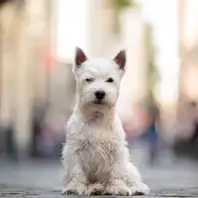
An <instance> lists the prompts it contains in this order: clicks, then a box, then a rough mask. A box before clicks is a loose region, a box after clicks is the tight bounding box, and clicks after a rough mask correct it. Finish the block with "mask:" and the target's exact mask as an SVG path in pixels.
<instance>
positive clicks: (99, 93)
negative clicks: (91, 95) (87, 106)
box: [94, 90, 106, 104]
mask: <svg viewBox="0 0 198 198" xmlns="http://www.w3.org/2000/svg"><path fill="white" fill-rule="evenodd" d="M105 95H106V94H105V92H104V91H103V90H99V91H96V92H95V97H96V99H95V101H94V104H104V102H103V99H104V98H105Z"/></svg>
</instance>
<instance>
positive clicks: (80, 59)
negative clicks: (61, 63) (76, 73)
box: [74, 47, 87, 67]
mask: <svg viewBox="0 0 198 198" xmlns="http://www.w3.org/2000/svg"><path fill="white" fill-rule="evenodd" d="M86 60H87V56H86V55H85V53H84V52H83V50H82V49H80V48H79V47H76V49H75V60H74V61H75V66H76V67H79V66H80V65H81V64H82V63H84V62H85V61H86Z"/></svg>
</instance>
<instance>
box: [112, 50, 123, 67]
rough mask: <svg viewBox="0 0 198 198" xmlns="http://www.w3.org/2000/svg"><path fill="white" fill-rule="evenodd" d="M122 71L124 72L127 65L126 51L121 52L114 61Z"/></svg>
mask: <svg viewBox="0 0 198 198" xmlns="http://www.w3.org/2000/svg"><path fill="white" fill-rule="evenodd" d="M113 60H114V61H115V62H116V64H117V65H118V66H119V68H120V69H121V70H124V68H125V64H126V51H125V50H121V51H120V52H119V53H118V54H117V55H116V56H115V58H114V59H113Z"/></svg>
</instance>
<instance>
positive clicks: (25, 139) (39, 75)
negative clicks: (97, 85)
mask: <svg viewBox="0 0 198 198" xmlns="http://www.w3.org/2000/svg"><path fill="white" fill-rule="evenodd" d="M138 2H140V3H141V6H140V7H134V6H131V7H128V8H127V9H125V10H124V11H123V12H122V15H121V18H120V20H121V23H120V24H121V27H120V32H119V33H117V32H115V28H114V25H115V22H116V20H117V18H115V10H114V8H113V7H112V4H110V1H104V0H97V1H93V0H82V1H81V2H80V4H79V7H78V8H77V7H76V5H77V4H78V3H79V1H78V0H75V1H70V0H57V1H55V0H23V1H22V0H21V1H20V0H13V1H10V2H7V3H5V4H3V6H1V9H0V38H1V44H0V48H1V51H0V53H1V63H0V121H1V127H2V128H6V127H7V126H10V125H11V126H12V127H13V130H14V139H15V141H16V145H17V149H18V150H19V151H28V149H29V145H30V141H31V138H32V137H31V136H32V135H31V134H32V123H33V122H32V118H33V112H34V107H35V106H37V105H41V104H42V105H43V104H44V105H47V113H48V117H49V118H48V119H49V122H52V123H53V122H54V123H56V122H57V123H58V121H57V120H58V119H63V120H65V121H66V120H67V119H68V117H69V115H70V114H71V111H72V108H73V104H74V102H75V81H74V78H73V76H72V75H71V73H72V57H73V49H74V47H75V46H80V47H82V48H83V49H85V51H86V52H87V54H89V55H90V57H95V56H105V57H108V58H111V57H113V56H114V55H115V54H116V53H117V52H118V50H120V49H121V48H127V57H128V63H127V71H126V75H125V76H124V79H123V82H122V85H121V97H120V99H119V105H118V110H119V113H120V115H121V116H122V118H123V119H125V117H126V119H129V120H130V119H132V117H133V106H134V104H136V103H137V102H138V101H141V100H143V99H144V98H146V97H147V95H148V64H149V61H150V59H149V52H148V49H147V48H146V45H147V43H146V38H147V35H145V32H146V30H147V28H148V24H149V25H150V26H151V27H152V29H153V37H154V38H155V39H154V41H153V42H154V45H155V48H156V50H155V51H156V53H155V60H154V61H155V64H156V66H157V68H158V70H159V73H160V80H159V82H158V84H157V85H156V93H157V94H156V98H157V99H158V102H159V103H160V105H161V108H162V110H163V111H162V112H164V115H166V116H164V122H165V123H168V124H167V126H168V127H167V130H166V131H168V133H173V132H170V131H174V130H173V129H174V127H173V125H174V119H173V118H175V111H174V110H175V108H176V106H177V101H178V98H179V96H180V95H184V96H186V97H192V98H194V99H197V96H198V94H197V90H196V87H195V86H193V84H195V82H194V81H196V80H197V79H198V78H197V77H196V76H197V75H196V74H197V68H196V65H197V58H196V45H197V33H198V31H197V24H198V23H197V21H196V19H197V17H195V14H196V11H195V10H194V9H195V8H198V3H197V0H162V1H158V0H145V1H144V0H142V1H138ZM170 8H171V9H170ZM74 9H76V11H75V12H74ZM167 13H169V15H168V16H167ZM191 13H193V14H191ZM101 16H102V17H101ZM180 60H181V61H180ZM188 74H189V75H188ZM192 74H193V76H192ZM179 75H180V79H179V78H178V77H179ZM189 79H190V81H189ZM192 79H194V81H193V83H192ZM186 82H187V83H186ZM190 82H191V83H190ZM167 107H169V108H167ZM173 107H174V108H173ZM129 109H130V110H129ZM167 109H169V110H170V111H168V110H167ZM126 112H127V113H126ZM167 112H168V114H167ZM167 115H170V116H167ZM168 118H169V119H168ZM170 128H172V129H171V130H169V129H170ZM2 133H3V132H2ZM61 133H62V132H61Z"/></svg>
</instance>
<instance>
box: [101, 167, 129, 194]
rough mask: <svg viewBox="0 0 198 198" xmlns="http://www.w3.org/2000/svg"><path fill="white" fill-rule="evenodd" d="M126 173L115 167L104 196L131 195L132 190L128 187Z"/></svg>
mask: <svg viewBox="0 0 198 198" xmlns="http://www.w3.org/2000/svg"><path fill="white" fill-rule="evenodd" d="M125 178H126V172H125V170H124V169H123V170H122V167H121V166H118V165H115V166H114V167H113V169H112V170H111V172H110V174H109V177H108V180H107V183H106V189H105V192H104V194H105V195H118V196H128V195H131V191H130V189H129V188H128V187H127V185H126V179H125Z"/></svg>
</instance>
